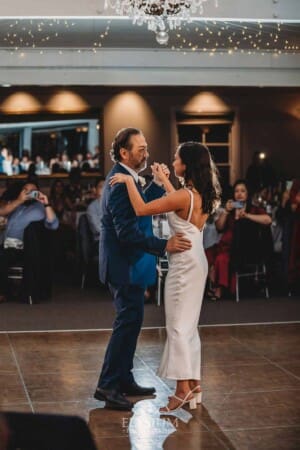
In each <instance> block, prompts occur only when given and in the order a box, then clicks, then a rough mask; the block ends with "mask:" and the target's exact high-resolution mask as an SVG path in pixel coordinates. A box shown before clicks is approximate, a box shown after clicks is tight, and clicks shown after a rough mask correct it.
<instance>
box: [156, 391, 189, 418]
mask: <svg viewBox="0 0 300 450" xmlns="http://www.w3.org/2000/svg"><path fill="white" fill-rule="evenodd" d="M191 394H192V391H190V392H188V393H187V395H186V396H185V397H184V398H181V397H177V395H172V396H171V397H169V398H170V399H171V398H175V399H176V400H178V401H179V402H180V403H179V405H177V406H176V408H173V409H171V408H169V407H168V406H164V407H163V408H159V412H160V413H161V414H169V413H170V412H174V411H178V409H180V408H182V407H183V406H184V405H186V404H189V408H190V409H196V408H197V402H196V397H194V396H193V397H192V398H190V399H189V396H190V395H191Z"/></svg>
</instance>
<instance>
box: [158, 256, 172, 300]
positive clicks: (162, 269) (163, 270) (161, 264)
mask: <svg viewBox="0 0 300 450" xmlns="http://www.w3.org/2000/svg"><path fill="white" fill-rule="evenodd" d="M156 270H157V274H158V283H157V306H160V305H161V298H162V287H163V281H164V279H165V277H166V275H167V273H168V270H169V261H168V258H167V257H166V256H162V257H159V258H158V261H157V264H156Z"/></svg>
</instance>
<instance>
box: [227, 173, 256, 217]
mask: <svg viewBox="0 0 300 450" xmlns="http://www.w3.org/2000/svg"><path fill="white" fill-rule="evenodd" d="M239 184H243V185H244V186H245V188H246V190H247V200H246V208H245V209H246V212H249V211H250V208H251V204H252V196H251V192H250V188H249V185H248V183H247V181H246V180H244V179H243V178H240V179H239V180H236V182H235V183H234V185H233V186H232V192H233V196H234V191H235V188H236V187H237V186H238V185H239Z"/></svg>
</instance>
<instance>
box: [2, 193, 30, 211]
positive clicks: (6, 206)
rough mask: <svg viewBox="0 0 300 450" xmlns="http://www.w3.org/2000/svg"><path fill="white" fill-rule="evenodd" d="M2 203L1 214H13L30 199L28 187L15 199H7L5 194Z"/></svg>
mask: <svg viewBox="0 0 300 450" xmlns="http://www.w3.org/2000/svg"><path fill="white" fill-rule="evenodd" d="M1 199H3V201H1V203H0V216H8V215H9V214H11V213H12V212H13V211H14V210H15V209H16V208H18V207H19V206H20V205H22V204H23V203H24V202H25V201H26V200H28V192H27V190H26V189H22V190H21V192H20V194H19V195H18V197H17V198H15V199H14V200H11V201H9V199H7V200H8V201H6V195H5V194H4V195H3V196H2V197H1Z"/></svg>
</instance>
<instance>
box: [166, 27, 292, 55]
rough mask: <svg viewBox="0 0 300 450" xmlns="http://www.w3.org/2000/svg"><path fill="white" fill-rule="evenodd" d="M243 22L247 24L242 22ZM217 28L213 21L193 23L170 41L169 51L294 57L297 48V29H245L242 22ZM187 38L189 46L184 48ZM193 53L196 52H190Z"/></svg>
mask: <svg viewBox="0 0 300 450" xmlns="http://www.w3.org/2000/svg"><path fill="white" fill-rule="evenodd" d="M245 22H246V21H245ZM220 25H221V24H220V23H219V24H217V23H216V22H215V21H213V20H205V21H201V22H198V23H197V22H192V23H190V24H188V25H187V26H186V27H185V28H184V29H181V30H180V32H178V33H176V34H175V35H174V36H173V37H172V39H171V42H170V43H171V49H172V50H178V49H179V50H180V49H181V50H184V51H185V52H186V51H189V47H190V48H192V49H197V51H198V52H207V51H209V52H210V53H212V54H215V53H216V52H218V53H221V52H222V53H228V54H229V55H231V54H233V53H235V52H240V53H245V54H248V55H254V54H258V53H259V54H263V55H264V54H266V53H273V54H277V55H281V54H297V53H299V48H300V25H299V24H298V23H295V24H291V23H288V24H285V23H283V22H282V21H281V22H278V23H264V24H262V23H261V22H260V21H258V22H252V23H251V24H247V25H245V24H244V23H243V22H241V21H240V22H236V21H235V22H234V21H232V22H229V21H227V22H224V23H223V25H221V26H220ZM187 36H189V43H190V42H191V45H189V46H187V45H186V42H187ZM193 51H195V50H193Z"/></svg>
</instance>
